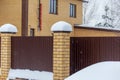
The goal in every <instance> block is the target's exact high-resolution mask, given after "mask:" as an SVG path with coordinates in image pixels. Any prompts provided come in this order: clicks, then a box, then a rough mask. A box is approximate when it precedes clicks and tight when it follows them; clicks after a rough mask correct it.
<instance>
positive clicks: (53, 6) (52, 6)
mask: <svg viewBox="0 0 120 80" xmlns="http://www.w3.org/2000/svg"><path fill="white" fill-rule="evenodd" d="M57 3H58V0H50V9H49V12H50V13H51V14H57Z"/></svg>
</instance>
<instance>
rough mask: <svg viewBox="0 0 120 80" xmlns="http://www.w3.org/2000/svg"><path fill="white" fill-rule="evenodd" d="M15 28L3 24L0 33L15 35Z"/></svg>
mask: <svg viewBox="0 0 120 80" xmlns="http://www.w3.org/2000/svg"><path fill="white" fill-rule="evenodd" d="M16 32H18V31H17V28H16V26H14V25H12V24H4V25H2V26H1V27H0V33H16Z"/></svg>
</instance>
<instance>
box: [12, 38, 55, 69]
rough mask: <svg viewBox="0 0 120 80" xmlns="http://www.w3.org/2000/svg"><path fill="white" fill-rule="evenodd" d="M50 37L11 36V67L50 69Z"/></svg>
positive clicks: (51, 46)
mask: <svg viewBox="0 0 120 80" xmlns="http://www.w3.org/2000/svg"><path fill="white" fill-rule="evenodd" d="M52 53H53V38H52V37H12V68H15V69H16V68H21V69H32V70H43V71H52Z"/></svg>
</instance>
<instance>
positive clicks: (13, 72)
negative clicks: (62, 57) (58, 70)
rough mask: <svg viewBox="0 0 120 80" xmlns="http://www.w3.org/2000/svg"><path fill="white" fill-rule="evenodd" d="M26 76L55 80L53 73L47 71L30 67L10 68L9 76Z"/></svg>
mask: <svg viewBox="0 0 120 80" xmlns="http://www.w3.org/2000/svg"><path fill="white" fill-rule="evenodd" d="M16 78H25V79H29V80H53V73H52V72H46V71H32V70H29V69H10V71H9V74H8V78H7V80H9V79H16Z"/></svg>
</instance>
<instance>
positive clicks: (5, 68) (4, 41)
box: [1, 33, 11, 80]
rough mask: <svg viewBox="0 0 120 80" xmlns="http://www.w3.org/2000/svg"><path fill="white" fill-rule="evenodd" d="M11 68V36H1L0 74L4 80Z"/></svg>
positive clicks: (5, 34) (4, 34)
mask: <svg viewBox="0 0 120 80" xmlns="http://www.w3.org/2000/svg"><path fill="white" fill-rule="evenodd" d="M10 68H11V34H7V33H2V34H1V74H2V78H3V79H4V80H5V79H6V78H7V75H8V72H9V70H10Z"/></svg>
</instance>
